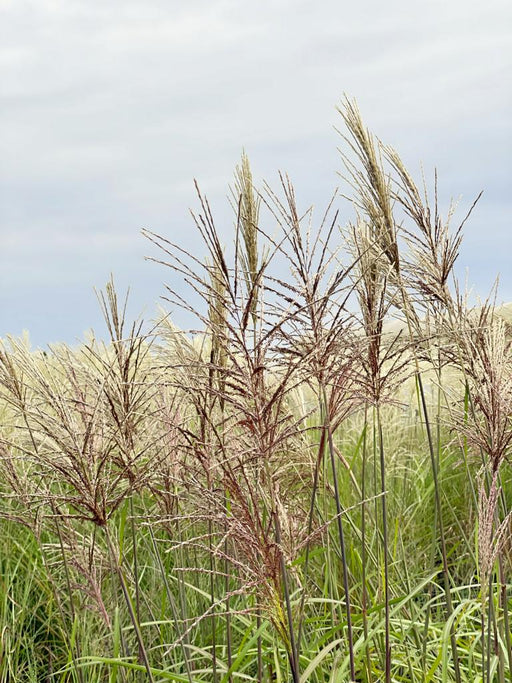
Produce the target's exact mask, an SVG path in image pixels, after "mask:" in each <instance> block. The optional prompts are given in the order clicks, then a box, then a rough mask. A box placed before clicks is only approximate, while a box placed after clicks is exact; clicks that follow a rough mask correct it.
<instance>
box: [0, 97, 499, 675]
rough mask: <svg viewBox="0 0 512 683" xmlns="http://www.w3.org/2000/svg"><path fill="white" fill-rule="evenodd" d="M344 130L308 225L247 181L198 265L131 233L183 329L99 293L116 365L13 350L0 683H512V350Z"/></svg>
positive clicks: (351, 117)
mask: <svg viewBox="0 0 512 683" xmlns="http://www.w3.org/2000/svg"><path fill="white" fill-rule="evenodd" d="M340 113H341V115H342V119H343V122H344V124H345V134H344V135H345V137H344V140H345V145H344V148H343V152H342V163H343V168H344V171H343V175H344V177H345V180H346V182H347V183H348V187H349V189H348V191H346V192H345V193H344V194H341V193H339V192H338V191H336V192H335V193H334V195H333V197H332V199H331V201H330V202H329V204H328V206H327V208H326V210H325V212H324V213H323V214H322V215H321V216H320V218H319V219H318V220H317V218H316V216H315V215H314V213H313V210H312V209H311V208H309V207H305V208H301V206H300V202H299V200H298V199H297V197H296V195H295V191H294V188H293V185H292V183H291V180H290V179H289V178H288V177H287V176H286V175H284V174H282V175H281V176H280V185H279V187H278V188H277V189H272V188H270V186H268V185H264V186H263V187H262V188H261V189H258V188H256V186H255V184H254V180H253V175H252V171H251V168H250V164H249V160H248V158H247V156H246V155H245V154H244V155H243V156H242V160H241V163H240V165H239V166H238V167H237V169H236V172H235V180H234V185H233V188H232V206H233V208H234V230H233V238H232V240H230V239H229V237H227V236H226V235H225V233H223V234H222V236H221V234H220V233H219V231H218V230H217V227H216V225H215V221H214V217H213V213H212V211H211V208H210V206H209V203H208V201H207V199H206V198H205V197H204V196H203V195H202V193H201V192H200V190H199V188H197V192H198V202H199V210H198V212H197V213H194V214H193V219H194V221H195V225H196V228H197V234H198V240H199V244H200V247H199V246H198V248H197V249H195V250H194V252H193V253H189V252H187V251H186V250H185V249H184V248H183V247H181V246H180V245H179V244H175V243H173V242H172V241H171V240H169V239H168V238H167V237H165V236H163V235H158V234H155V233H153V232H150V231H145V235H146V237H147V238H148V239H149V240H150V242H151V243H152V248H153V249H154V251H153V256H152V257H151V258H152V260H153V261H155V262H157V263H159V264H160V265H164V266H165V267H166V269H167V270H166V271H165V272H166V275H167V277H168V279H169V285H168V286H167V288H166V291H165V294H164V299H166V300H167V301H168V302H170V303H171V305H172V307H173V308H174V309H175V308H176V307H178V308H182V309H184V310H185V311H186V312H187V314H188V315H189V316H190V315H192V316H194V317H195V323H194V325H193V330H190V331H186V330H181V329H179V328H178V327H177V326H176V325H175V324H174V322H173V320H172V318H171V317H170V316H169V315H166V316H164V317H163V318H162V320H161V321H159V322H158V323H157V324H156V325H155V326H154V327H153V328H152V329H151V330H149V331H148V330H147V329H146V328H145V327H144V325H143V323H142V321H134V322H130V321H128V320H127V319H126V302H125V301H121V300H120V299H119V298H118V294H117V292H116V289H115V286H114V283H113V282H112V281H111V282H109V283H108V284H107V286H106V289H105V291H104V292H100V293H99V303H100V306H101V309H102V312H103V315H104V318H105V324H106V330H107V333H108V337H109V341H108V343H103V342H100V341H98V340H96V339H95V338H92V339H90V340H89V341H88V342H86V343H84V344H82V345H81V346H80V347H78V348H75V349H72V348H69V347H67V346H64V345H56V346H52V347H50V348H49V349H47V350H46V351H31V350H30V349H29V347H28V344H27V343H26V342H25V341H23V340H16V339H8V340H6V341H5V342H4V343H3V344H2V347H1V349H0V414H1V417H2V420H1V425H2V426H1V430H0V470H1V477H0V487H1V492H2V498H1V507H0V515H1V520H0V524H1V526H2V532H3V533H2V539H3V540H2V546H3V548H2V554H1V557H2V560H1V562H2V574H1V575H2V580H1V581H0V619H1V629H0V634H1V638H0V680H1V681H6V682H7V681H20V682H21V681H27V680H28V681H52V680H58V681H62V682H64V681H73V682H75V681H76V682H79V683H83V682H84V681H98V682H100V681H101V682H103V681H105V682H107V681H108V682H109V683H113V682H116V681H120V682H123V683H124V682H129V681H140V680H150V681H151V680H152V681H166V680H169V681H185V682H187V683H195V682H200V681H217V682H219V683H231V682H234V681H244V680H246V681H258V682H260V683H264V682H265V683H267V682H268V683H269V682H270V681H274V680H277V681H293V682H294V683H305V682H306V681H311V682H314V683H320V682H327V681H332V682H333V683H334V682H340V683H341V682H342V681H343V682H345V681H353V682H355V681H358V682H359V681H364V682H365V683H377V681H386V682H388V681H418V682H420V681H421V682H424V681H443V682H444V681H456V682H457V683H460V682H462V681H464V682H468V683H469V682H470V681H471V682H472V683H473V682H474V681H482V683H491V681H500V683H501V682H504V681H507V680H511V674H510V671H511V670H512V642H511V634H510V616H509V614H510V608H511V598H510V588H511V586H510V572H511V569H512V563H511V547H510V542H509V538H510V530H511V513H510V509H511V504H510V501H511V495H512V475H511V472H510V465H509V454H510V444H511V442H512V428H511V423H510V418H511V414H512V391H511V388H512V354H511V343H512V342H511V336H510V329H509V323H508V322H507V321H506V320H505V319H504V318H503V317H502V316H501V315H500V309H498V308H497V307H496V306H495V305H494V303H493V301H492V299H489V300H488V301H487V302H486V303H485V304H484V305H482V306H479V307H478V308H475V309H471V308H470V307H469V306H468V304H467V302H466V300H465V298H464V296H463V295H462V293H461V291H460V287H459V285H458V283H457V281H456V280H455V278H454V273H453V268H454V264H455V262H456V259H457V256H458V251H459V248H460V244H461V240H462V227H463V225H464V223H465V221H466V219H467V216H466V217H465V218H463V220H462V221H460V223H459V225H458V227H456V228H455V229H454V230H453V231H452V230H451V228H450V220H451V221H453V219H454V217H453V211H452V209H451V208H449V209H448V214H447V218H443V217H442V215H441V211H440V207H439V206H438V198H437V178H435V179H434V190H433V206H431V203H432V202H431V201H430V200H429V197H428V193H427V191H426V190H425V191H424V192H421V191H420V190H419V189H418V187H417V185H416V184H415V182H414V181H413V179H412V177H411V175H410V174H409V172H408V171H407V170H406V169H405V168H404V166H403V164H402V162H401V160H400V158H399V156H398V155H397V153H396V152H395V151H394V150H392V149H391V148H389V147H386V146H384V145H383V144H382V143H380V142H379V141H378V140H377V139H376V138H375V137H374V136H372V135H371V133H370V132H369V131H368V130H367V129H366V128H365V126H364V124H363V122H362V119H361V116H360V114H359V112H358V110H357V107H356V105H355V104H354V103H353V102H350V101H348V100H346V101H345V102H344V103H343V104H342V105H341V107H340ZM347 194H350V195H351V196H350V199H349V200H348V201H347V198H346V196H345V195H347ZM347 209H349V210H352V212H353V213H352V214H351V216H350V217H348V218H345V217H344V218H343V220H342V218H341V216H342V214H341V211H342V210H343V211H346V210H347ZM472 209H473V207H470V211H471V210H472ZM354 214H355V215H354ZM224 239H227V243H226V244H225V245H224V243H223V240H224ZM186 288H188V290H186ZM192 302H195V303H192Z"/></svg>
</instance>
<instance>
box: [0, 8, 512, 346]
mask: <svg viewBox="0 0 512 683" xmlns="http://www.w3.org/2000/svg"><path fill="white" fill-rule="evenodd" d="M0 15H1V16H0V22H1V26H2V28H1V39H2V47H1V50H0V83H1V84H2V86H1V89H0V106H1V122H0V125H1V128H0V130H1V133H0V158H1V160H2V161H1V164H0V184H1V192H2V197H1V201H2V205H3V207H4V208H3V210H2V216H1V218H0V237H2V241H3V244H4V247H5V249H6V250H7V251H5V250H4V252H3V255H2V260H7V261H8V263H9V278H10V281H9V283H7V282H5V280H4V282H3V286H4V287H6V286H9V290H10V291H11V292H13V294H12V296H13V297H15V296H16V294H15V292H16V281H15V280H16V270H17V267H16V262H17V260H19V259H24V261H23V263H24V266H23V268H24V277H25V278H26V277H29V278H30V277H31V278H32V280H33V282H34V285H36V284H37V283H39V285H41V284H42V283H43V282H44V277H45V275H44V269H41V268H39V266H38V264H37V260H36V259H37V254H36V251H37V250H38V249H39V250H40V254H44V258H45V259H47V261H48V264H49V267H50V268H53V270H54V271H55V272H57V271H58V272H62V278H63V281H64V280H65V278H66V277H71V275H72V274H73V268H72V266H71V265H69V264H72V263H73V259H75V258H77V254H80V253H85V252H87V254H88V256H87V258H88V263H89V264H90V265H89V266H88V269H86V271H85V270H84V271H82V270H80V268H78V267H77V268H76V269H74V270H75V273H74V274H73V277H74V278H75V280H77V278H78V275H77V272H80V277H82V276H83V290H84V292H86V291H89V289H90V287H91V286H92V285H93V284H97V280H96V278H97V276H98V274H99V273H100V272H101V273H103V272H104V271H105V269H106V268H109V267H112V268H114V269H120V271H121V272H122V276H123V277H124V276H126V277H129V273H128V271H127V270H123V269H124V268H125V265H124V263H123V259H122V258H120V257H119V253H124V254H126V253H130V259H131V258H132V256H133V255H134V252H135V250H136V247H135V246H134V245H136V244H138V239H139V237H138V234H139V233H138V231H139V229H140V228H141V227H143V226H146V227H150V228H151V227H152V228H154V229H157V230H162V231H168V232H170V233H172V232H173V231H174V232H175V234H176V235H177V236H178V238H180V239H181V238H185V239H187V240H189V241H190V240H192V239H193V237H192V235H193V231H191V230H188V229H187V228H185V227H184V226H190V219H189V217H188V212H187V208H188V206H189V205H190V204H192V203H193V202H194V191H193V187H192V178H193V177H198V178H199V180H200V182H201V186H202V188H203V189H204V190H205V191H206V192H207V194H208V195H209V196H210V198H211V200H212V203H213V205H214V206H215V207H216V211H219V214H220V218H219V220H220V224H222V225H225V226H226V235H227V234H228V230H229V229H230V225H231V223H230V220H231V219H230V214H229V209H228V208H227V205H226V203H225V202H224V197H225V195H226V193H227V188H226V184H227V182H229V180H230V177H231V170H232V167H233V165H234V163H235V162H236V160H237V158H238V155H239V153H240V150H241V148H242V147H243V146H245V147H246V148H247V150H248V152H249V154H250V156H251V157H252V159H253V166H254V170H255V174H256V176H257V177H261V176H264V177H267V178H270V179H272V178H273V177H275V174H274V170H275V169H277V168H283V169H285V170H288V171H290V172H291V174H292V177H293V178H294V179H295V180H296V181H297V185H298V188H299V189H300V190H301V192H305V193H306V192H307V193H308V196H307V197H304V199H303V201H304V203H305V204H309V203H311V202H313V203H318V204H322V202H324V201H325V200H326V199H327V197H328V196H329V194H330V191H331V189H332V187H333V186H334V185H335V184H336V183H337V182H338V180H337V178H336V176H335V171H336V170H338V169H339V168H340V162H339V157H338V155H337V152H336V149H335V147H336V145H337V144H340V140H339V138H338V137H337V136H336V134H335V133H334V132H333V131H332V129H331V126H332V124H333V123H335V124H339V117H338V116H337V115H336V113H335V111H334V106H335V104H336V103H337V102H338V101H339V99H340V97H341V95H342V92H343V91H346V92H348V93H349V94H350V95H354V96H356V97H357V99H358V101H359V104H360V107H361V110H362V112H363V115H364V116H365V118H366V120H367V122H368V124H369V125H370V127H372V128H373V129H374V130H375V132H376V133H377V134H378V135H379V136H380V137H382V138H383V139H384V140H385V141H386V142H389V143H391V144H393V145H395V146H396V147H397V148H398V150H399V151H400V152H402V153H403V155H404V157H405V160H406V162H408V163H412V164H413V170H415V169H416V168H417V167H418V162H419V160H420V159H422V160H423V161H424V162H425V166H426V170H427V172H428V171H429V170H430V169H431V168H432V167H433V165H434V164H435V163H437V164H438V165H439V167H440V178H441V184H442V183H443V182H444V183H445V186H444V190H443V192H444V193H445V195H446V196H448V197H449V196H450V195H452V194H453V195H456V196H457V195H458V194H459V193H461V192H462V193H463V194H464V195H465V196H467V197H468V201H469V198H471V197H472V196H474V194H476V192H477V191H478V190H479V189H481V188H482V187H486V188H493V187H499V188H500V191H501V190H502V189H503V191H505V189H506V187H507V185H508V184H509V181H510V171H509V158H510V154H511V152H512V145H511V129H510V120H511V117H510V114H511V105H512V89H511V87H510V85H511V84H510V73H512V69H511V67H512V64H511V61H512V50H511V49H510V31H509V28H508V27H509V26H510V25H511V22H512V6H511V5H510V4H509V3H507V2H505V1H504V0H491V1H490V2H487V3H485V5H484V4H483V3H480V2H478V3H477V2H468V1H467V0H451V1H450V2H445V1H444V0H443V1H442V2H441V0H431V1H430V2H429V3H427V4H425V3H420V2H412V1H409V2H407V1H406V0H390V1H389V2H387V3H378V2H376V0H361V1H360V2H358V3H351V4H349V5H346V4H345V3H340V2H339V0H324V1H323V2H312V1H311V0H279V1H276V0H262V1H261V2H259V3H258V4H254V3H249V2H244V1H241V0H211V1H210V2H206V0H201V1H198V0H190V2H187V3H183V2H181V0H180V1H178V0H171V1H169V0H147V1H146V2H144V3H141V2H138V1H135V0H127V1H125V2H121V0H113V1H111V2H108V3H104V2H99V0H87V1H86V0H32V1H30V2H29V1H26V0H16V2H6V1H5V0H3V1H0ZM488 196H489V200H487V198H486V195H484V199H483V200H482V205H481V207H480V213H479V214H478V215H476V216H475V219H474V220H475V221H476V224H477V225H480V224H485V225H487V224H488V223H491V222H492V225H493V227H492V230H491V228H489V229H488V234H489V240H491V239H494V236H496V239H499V240H500V243H501V245H502V246H503V251H504V252H506V251H507V249H508V250H509V251H510V249H511V248H512V241H511V239H512V238H511V237H510V236H509V234H510V233H508V232H507V230H506V226H508V224H509V222H510V218H511V205H510V202H508V203H507V202H506V201H504V200H503V201H502V202H501V203H500V210H499V213H498V215H496V211H495V210H494V207H495V206H496V201H497V199H496V198H495V197H493V196H492V193H489V195H488ZM485 202H488V203H487V204H486V203H485ZM491 215H492V219H491ZM507 240H508V241H507ZM505 243H506V248H505ZM30 245H32V246H33V249H32V251H31V249H30ZM25 247H26V249H25ZM493 251H494V252H495V251H496V250H495V249H494V250H493ZM491 252H492V250H491V249H489V258H490V255H491ZM142 253H143V248H142V250H141V261H142ZM482 253H483V252H482V249H479V250H478V251H476V250H475V251H474V252H473V255H472V253H471V252H470V251H468V252H467V259H468V262H472V264H473V265H472V269H474V270H478V268H479V263H478V258H479V257H478V256H477V254H482ZM31 259H33V263H34V266H33V268H32V269H31V268H30V260H31ZM62 259H64V260H65V261H66V268H62V267H60V266H57V264H59V263H60V264H62ZM472 259H473V260H472ZM125 261H126V259H125ZM130 263H131V265H130V268H131V269H132V272H133V261H130ZM1 265H2V266H3V263H2V264H1ZM68 266H69V267H68ZM20 268H21V266H20ZM20 268H19V269H20ZM19 269H18V270H19ZM5 272H6V271H5V269H4V273H5ZM31 273H32V275H31ZM3 277H4V278H5V274H4V276H3ZM137 286H140V287H141V288H142V289H143V290H144V287H145V285H144V281H141V282H140V283H139V284H138V285H137ZM144 291H146V292H147V296H148V297H154V292H153V291H151V292H150V291H149V289H145V290H144ZM510 292H511V296H512V283H511V285H510ZM36 300H37V296H35V297H34V300H33V302H30V301H27V300H24V301H23V302H21V300H20V302H19V306H29V305H37V301H36ZM78 309H80V307H78ZM78 315H79V313H77V320H78ZM4 324H6V325H9V320H8V319H7V320H5V322H4ZM77 325H79V323H78V322H77ZM87 325H88V322H87V321H84V322H83V324H80V329H83V328H85V327H87ZM40 329H41V332H40V334H41V335H44V332H43V331H42V330H43V328H42V327H41V328H40ZM2 333H3V330H0V334H2Z"/></svg>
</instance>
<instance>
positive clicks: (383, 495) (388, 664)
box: [376, 404, 391, 683]
mask: <svg viewBox="0 0 512 683" xmlns="http://www.w3.org/2000/svg"><path fill="white" fill-rule="evenodd" d="M376 413H377V429H378V432H379V456H380V486H381V488H380V492H381V512H382V534H383V536H384V610H385V617H384V624H385V643H386V644H385V652H386V667H385V670H386V683H391V641H390V622H389V556H388V514H387V501H386V498H387V491H386V463H385V459H384V434H383V431H382V420H381V415H380V407H379V405H378V404H377V407H376Z"/></svg>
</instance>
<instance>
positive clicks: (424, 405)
mask: <svg viewBox="0 0 512 683" xmlns="http://www.w3.org/2000/svg"><path fill="white" fill-rule="evenodd" d="M416 381H417V383H418V388H419V390H420V397H421V405H422V408H423V415H424V418H425V428H426V431H427V439H428V446H429V453H430V464H431V466H432V476H433V478H434V497H435V501H436V509H437V519H438V523H439V535H440V540H441V556H442V562H443V583H444V592H445V596H446V609H447V612H448V617H450V616H451V615H452V614H453V602H452V592H451V587H450V572H449V569H448V554H447V552H446V538H445V533H444V522H443V512H442V506H441V494H440V489H439V479H438V476H437V463H436V457H435V451H434V443H433V440H432V432H431V429H430V421H429V417H428V408H427V402H426V398H425V391H424V388H423V380H422V378H421V374H420V373H419V372H418V373H417V374H416ZM450 643H451V648H452V654H453V665H454V668H455V680H456V681H457V683H461V672H460V663H459V655H458V649H457V639H456V636H455V625H454V623H453V622H452V625H451V628H450Z"/></svg>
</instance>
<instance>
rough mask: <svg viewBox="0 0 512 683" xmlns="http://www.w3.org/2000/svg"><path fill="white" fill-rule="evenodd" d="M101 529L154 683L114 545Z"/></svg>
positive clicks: (149, 678) (148, 673)
mask: <svg viewBox="0 0 512 683" xmlns="http://www.w3.org/2000/svg"><path fill="white" fill-rule="evenodd" d="M103 529H104V532H105V539H106V541H107V547H108V551H109V555H110V557H111V559H112V562H113V565H114V567H115V570H116V573H117V576H118V578H119V584H120V586H121V590H122V592H123V596H124V599H125V602H126V607H127V608H128V613H129V615H130V620H131V622H132V625H133V629H134V631H135V636H136V638H137V643H138V645H139V652H140V655H141V657H142V662H143V664H144V667H145V669H146V673H147V676H148V680H149V681H150V683H155V679H154V677H153V673H152V671H151V666H150V663H149V658H148V653H147V651H146V648H145V646H144V639H143V637H142V632H141V630H140V624H139V621H138V619H137V615H136V613H135V610H134V609H133V603H132V599H131V597H130V592H129V590H128V586H127V584H126V580H125V578H124V574H123V570H122V569H121V566H120V564H119V562H118V561H117V560H116V552H115V549H114V545H113V543H112V539H111V538H110V533H109V530H108V527H107V526H104V527H103Z"/></svg>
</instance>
